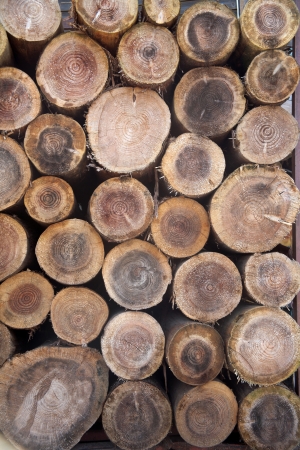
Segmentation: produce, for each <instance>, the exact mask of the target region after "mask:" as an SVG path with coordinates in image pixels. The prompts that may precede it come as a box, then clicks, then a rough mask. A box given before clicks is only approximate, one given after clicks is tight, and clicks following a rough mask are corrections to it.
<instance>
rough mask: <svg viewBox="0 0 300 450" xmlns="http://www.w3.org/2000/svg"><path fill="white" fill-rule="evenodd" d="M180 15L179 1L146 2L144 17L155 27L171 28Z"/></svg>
mask: <svg viewBox="0 0 300 450" xmlns="http://www.w3.org/2000/svg"><path fill="white" fill-rule="evenodd" d="M179 13H180V1H179V0H144V2H143V15H144V17H145V18H146V20H147V21H148V22H150V23H153V24H154V25H160V26H163V27H167V28H170V27H172V25H174V24H175V23H176V21H177V18H178V16H179Z"/></svg>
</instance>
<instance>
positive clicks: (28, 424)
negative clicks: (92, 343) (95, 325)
mask: <svg viewBox="0 0 300 450" xmlns="http://www.w3.org/2000/svg"><path fill="white" fill-rule="evenodd" d="M0 380H1V381H0V405H1V408H0V427H1V431H2V432H3V434H4V435H5V437H6V438H7V439H9V440H10V442H12V443H13V444H14V445H15V446H16V447H17V448H19V449H24V450H25V449H29V448H30V449H32V450H40V449H41V448H43V450H53V449H58V448H59V449H60V450H70V449H71V448H73V447H74V445H75V444H77V442H79V440H80V439H81V437H82V435H83V434H84V433H85V432H86V431H87V430H88V429H89V428H90V427H91V426H92V425H93V424H94V422H95V421H96V420H97V419H98V417H99V415H100V414H101V411H102V406H103V403H104V400H105V397H106V394H107V389H108V369H107V367H106V365H105V363H104V361H103V358H102V356H101V355H100V353H99V352H98V351H97V350H94V349H90V348H81V347H75V348H63V347H40V348H37V349H35V350H32V351H30V352H27V353H25V354H23V355H19V356H16V357H14V358H13V359H12V360H11V361H10V362H7V363H5V364H4V366H3V367H2V368H1V370H0Z"/></svg>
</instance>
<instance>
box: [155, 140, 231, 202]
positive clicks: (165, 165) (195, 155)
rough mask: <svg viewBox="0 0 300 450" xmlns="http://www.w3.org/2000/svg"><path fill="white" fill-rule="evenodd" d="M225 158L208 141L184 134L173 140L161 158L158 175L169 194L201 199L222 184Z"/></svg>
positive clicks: (217, 148) (217, 147) (216, 146)
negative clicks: (160, 175) (160, 173)
mask: <svg viewBox="0 0 300 450" xmlns="http://www.w3.org/2000/svg"><path fill="white" fill-rule="evenodd" d="M224 170H225V158H224V154H223V152H222V150H221V148H220V147H219V146H218V145H217V144H215V143H214V142H213V141H211V140H210V139H208V138H206V137H204V136H200V135H197V134H194V133H184V134H182V135H181V136H178V138H176V139H175V140H173V141H172V142H171V143H170V144H169V146H168V147H167V150H166V152H165V154H164V156H163V159H162V162H161V172H162V178H163V183H164V184H165V185H166V186H167V189H168V190H169V192H171V193H172V192H175V193H179V194H182V195H185V196H187V197H191V198H202V197H203V196H205V195H207V194H210V193H211V192H212V191H213V190H215V189H216V188H217V187H218V186H219V185H220V184H221V182H222V180H223V176H224Z"/></svg>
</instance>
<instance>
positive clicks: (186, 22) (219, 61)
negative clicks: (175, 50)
mask: <svg viewBox="0 0 300 450" xmlns="http://www.w3.org/2000/svg"><path fill="white" fill-rule="evenodd" d="M176 34H177V40H178V45H179V47H180V50H181V61H180V63H181V66H183V67H184V68H185V69H187V70H189V69H191V68H193V67H201V66H222V65H224V64H225V63H226V61H227V60H228V59H229V57H230V55H231V53H232V52H233V51H234V49H235V48H236V46H237V43H238V40H239V37H240V26H239V22H238V19H237V18H236V16H235V14H234V13H233V12H232V11H231V10H230V9H229V8H227V6H225V5H222V4H220V3H218V2H213V1H210V0H205V1H202V2H198V3H196V4H194V5H193V6H191V7H190V8H188V9H187V10H186V11H185V12H184V13H183V15H182V16H181V18H180V20H179V23H178V26H177V33H176Z"/></svg>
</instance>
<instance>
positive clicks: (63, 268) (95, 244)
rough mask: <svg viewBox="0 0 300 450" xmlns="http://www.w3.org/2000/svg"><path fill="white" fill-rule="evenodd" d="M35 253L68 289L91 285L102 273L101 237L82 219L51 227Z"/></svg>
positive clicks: (55, 277)
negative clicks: (73, 286)
mask: <svg viewBox="0 0 300 450" xmlns="http://www.w3.org/2000/svg"><path fill="white" fill-rule="evenodd" d="M35 253H36V257H37V260H38V263H39V265H40V267H41V268H42V269H43V270H44V271H45V272H46V274H47V275H49V277H51V278H53V279H54V280H56V281H58V282H59V283H62V284H69V285H78V284H83V283H87V282H88V281H90V280H91V279H92V278H94V277H95V276H96V275H97V274H98V273H99V271H100V269H101V267H102V263H103V259H104V247H103V242H102V239H101V237H100V236H99V234H98V233H97V231H96V230H95V229H94V228H93V227H92V226H91V225H90V224H89V223H88V222H85V221H84V220H80V219H68V220H64V221H63V222H59V223H55V224H53V225H50V226H49V227H48V228H47V229H46V230H45V231H44V232H43V233H42V234H41V236H40V238H39V240H38V242H37V245H36V249H35Z"/></svg>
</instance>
